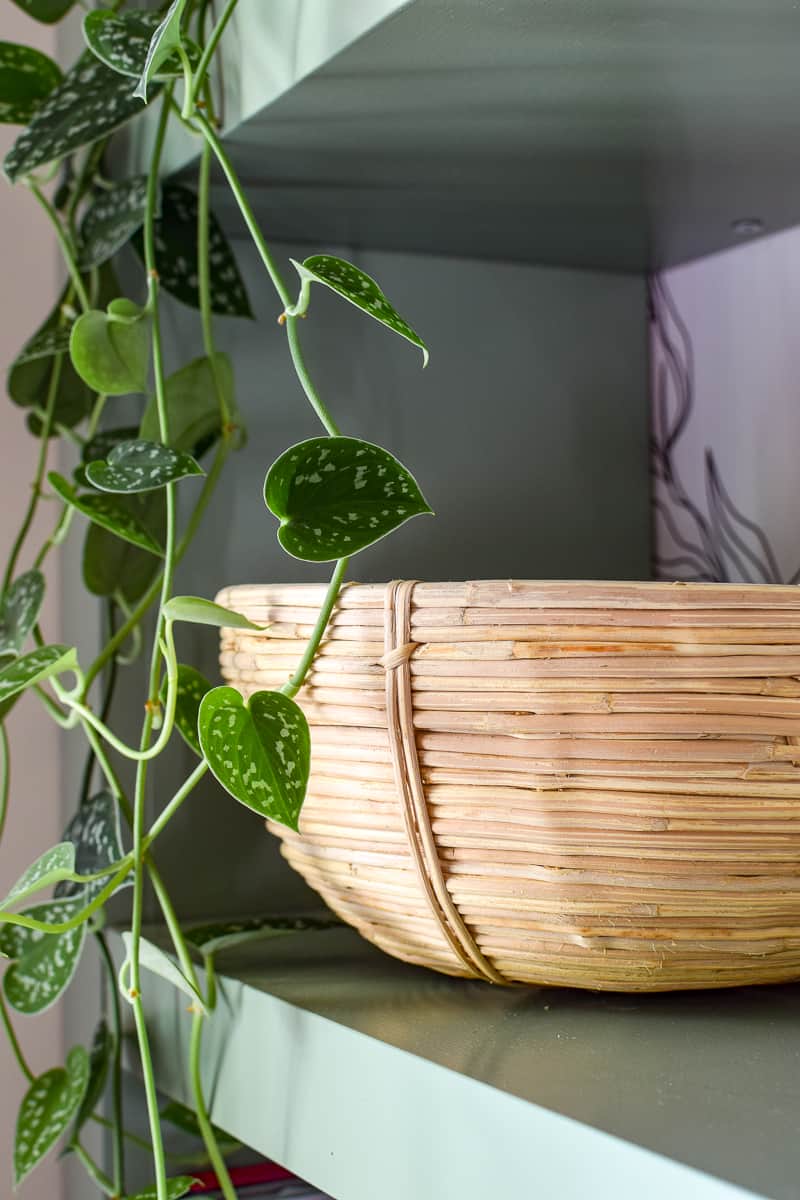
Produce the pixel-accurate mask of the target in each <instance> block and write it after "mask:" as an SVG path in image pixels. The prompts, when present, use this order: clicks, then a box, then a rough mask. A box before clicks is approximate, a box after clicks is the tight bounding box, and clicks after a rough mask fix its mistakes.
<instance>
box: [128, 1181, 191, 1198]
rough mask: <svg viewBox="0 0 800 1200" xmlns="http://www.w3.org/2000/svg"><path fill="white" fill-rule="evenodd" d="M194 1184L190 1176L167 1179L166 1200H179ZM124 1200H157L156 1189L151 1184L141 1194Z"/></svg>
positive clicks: (138, 1193)
mask: <svg viewBox="0 0 800 1200" xmlns="http://www.w3.org/2000/svg"><path fill="white" fill-rule="evenodd" d="M196 1183H197V1180H196V1179H194V1178H192V1176H191V1175H176V1176H175V1177H174V1178H173V1179H168V1180H167V1200H181V1198H182V1197H183V1196H185V1195H186V1194H187V1192H190V1191H191V1190H192V1188H193V1187H194V1185H195V1184H196ZM124 1200H158V1188H157V1187H156V1185H155V1184H153V1185H152V1187H147V1188H145V1189H144V1191H143V1192H137V1193H136V1195H135V1196H126V1197H125V1198H124Z"/></svg>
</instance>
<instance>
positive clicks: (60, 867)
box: [0, 842, 75, 912]
mask: <svg viewBox="0 0 800 1200" xmlns="http://www.w3.org/2000/svg"><path fill="white" fill-rule="evenodd" d="M74 874H75V847H74V846H73V845H72V843H71V842H59V843H58V845H57V846H53V847H52V848H51V849H50V850H45V852H44V854H41V855H40V856H39V857H38V858H37V860H36V862H35V863H31V865H30V866H29V867H28V869H27V871H24V872H23V873H22V875H20V877H19V879H18V880H17V882H16V883H15V884H14V886H13V887H12V888H11V890H10V891H9V893H8V895H7V896H6V897H5V899H4V900H2V901H0V912H1V911H3V910H4V909H7V908H10V907H11V906H12V905H13V904H16V903H18V902H19V901H20V900H24V899H25V898H26V896H31V895H33V893H34V892H39V891H41V890H42V889H43V888H46V887H50V886H52V885H53V884H55V883H60V882H61V880H63V879H68V878H70V877H71V876H72V875H74Z"/></svg>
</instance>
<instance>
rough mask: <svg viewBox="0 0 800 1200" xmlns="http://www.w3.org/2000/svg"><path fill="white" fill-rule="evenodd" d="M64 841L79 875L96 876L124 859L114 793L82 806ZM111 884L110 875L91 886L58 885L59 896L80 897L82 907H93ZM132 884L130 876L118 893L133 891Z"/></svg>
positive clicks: (106, 793)
mask: <svg viewBox="0 0 800 1200" xmlns="http://www.w3.org/2000/svg"><path fill="white" fill-rule="evenodd" d="M64 841H65V842H68V843H69V844H70V845H71V846H72V848H73V850H74V852H75V870H76V873H77V874H79V875H95V874H97V872H98V871H105V870H106V868H108V867H112V866H114V865H115V864H116V863H118V862H119V861H120V859H122V858H124V857H125V851H124V849H123V847H122V836H121V834H120V828H119V805H118V804H117V801H116V799H115V798H114V796H112V794H111V792H107V791H102V792H98V793H97V795H96V796H92V798H91V799H90V800H87V801H86V803H85V804H83V805H81V807H80V808H79V809H78V811H77V813H76V814H75V816H74V817H73V818H72V820H71V821H70V823H69V825H67V828H66V829H65V830H64ZM108 882H109V876H108V875H106V876H105V877H101V878H100V879H94V880H92V881H90V882H88V883H85V882H84V883H76V882H69V881H66V882H64V883H62V884H59V886H58V888H57V889H56V895H57V896H74V895H77V894H78V893H80V894H81V895H82V896H83V903H84V904H90V903H91V901H92V900H94V898H95V896H97V895H99V893H100V892H102V890H103V888H104V887H106V886H107V885H108ZM132 883H133V880H132V878H131V877H130V876H128V877H127V878H126V879H124V880H123V881H122V883H120V885H119V887H118V888H117V889H116V890H117V891H119V890H120V888H123V887H130V886H131V884H132Z"/></svg>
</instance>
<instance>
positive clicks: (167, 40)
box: [133, 0, 186, 102]
mask: <svg viewBox="0 0 800 1200" xmlns="http://www.w3.org/2000/svg"><path fill="white" fill-rule="evenodd" d="M185 7H186V0H172V3H171V4H170V6H169V8H168V9H167V12H166V15H165V17H164V19H163V21H162V22H161V24H160V25H159V26H158V28H157V29H156V31H155V33H154V34H153V36H152V38H151V39H150V45H149V46H148V48H147V58H146V59H145V63H144V67H143V68H142V73H141V76H140V77H139V82H138V83H137V85H136V91H135V92H134V93H133V94H134V96H138V97H139V98H140V99H141V100H144V101H145V102H146V101H147V85H148V83H149V82H150V80H151V79H153V78H155V76H156V74H157V73H158V70H159V68H160V67H161V65H162V63H165V62H166V61H167V60H168V59H169V58H170V57H171V56H172V55H177V53H178V50H179V48H180V49H182V48H183V46H182V41H181V17H182V16H183V10H184V9H185Z"/></svg>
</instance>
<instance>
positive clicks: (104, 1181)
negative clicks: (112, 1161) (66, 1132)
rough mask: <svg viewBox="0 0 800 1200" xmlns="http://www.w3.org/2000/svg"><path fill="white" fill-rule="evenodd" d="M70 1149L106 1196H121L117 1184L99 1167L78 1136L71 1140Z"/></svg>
mask: <svg viewBox="0 0 800 1200" xmlns="http://www.w3.org/2000/svg"><path fill="white" fill-rule="evenodd" d="M70 1149H71V1150H72V1151H73V1153H74V1154H75V1157H76V1158H77V1159H78V1160H79V1161H80V1162H81V1163H82V1164H83V1167H84V1169H85V1171H86V1174H87V1175H88V1176H89V1178H90V1179H92V1180H94V1182H95V1183H96V1184H97V1186H98V1187H99V1188H100V1191H101V1192H104V1193H105V1195H106V1196H119V1194H120V1193H119V1192H118V1191H117V1188H116V1185H115V1184H114V1183H113V1182H112V1181H111V1180H110V1179H109V1177H108V1176H107V1175H106V1173H105V1171H103V1170H101V1169H100V1167H98V1165H97V1163H96V1162H95V1161H94V1159H93V1158H92V1156H91V1154H89V1152H88V1150H85V1149H84V1147H83V1146H82V1145H81V1143H80V1142H79V1141H78V1139H77V1138H76V1139H75V1141H73V1142H70Z"/></svg>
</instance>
